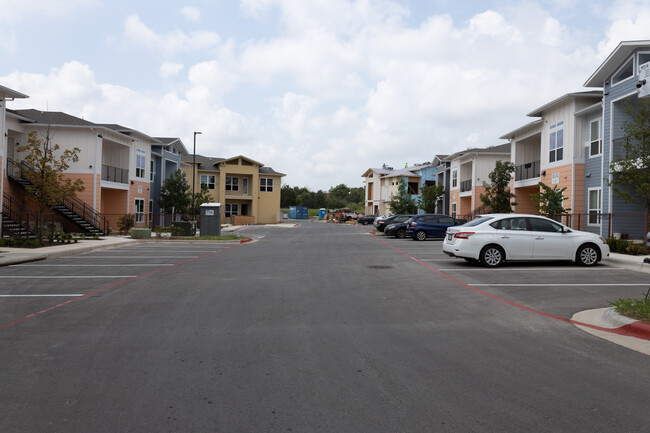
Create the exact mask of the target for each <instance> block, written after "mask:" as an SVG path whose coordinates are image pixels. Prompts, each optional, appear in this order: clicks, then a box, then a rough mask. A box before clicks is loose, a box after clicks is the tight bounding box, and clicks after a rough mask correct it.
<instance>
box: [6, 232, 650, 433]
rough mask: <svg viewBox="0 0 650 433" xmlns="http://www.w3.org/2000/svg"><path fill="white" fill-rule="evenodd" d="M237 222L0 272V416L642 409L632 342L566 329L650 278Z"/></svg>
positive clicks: (487, 421)
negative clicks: (214, 231)
mask: <svg viewBox="0 0 650 433" xmlns="http://www.w3.org/2000/svg"><path fill="white" fill-rule="evenodd" d="M241 233H242V234H244V235H245V236H248V237H250V238H252V239H255V240H257V241H258V242H253V243H247V244H243V245H240V244H236V243H230V244H229V243H213V242H209V243H198V242H166V241H163V242H154V241H145V242H139V241H129V240H122V241H123V242H124V243H122V244H120V243H119V241H117V240H115V243H114V244H109V243H105V244H103V245H105V246H111V245H112V246H113V248H101V247H100V249H95V250H90V251H88V252H80V250H77V253H74V251H73V250H68V254H63V253H62V255H60V256H58V257H56V258H54V257H53V256H50V258H49V259H47V260H41V261H38V262H33V263H29V262H26V263H21V264H16V265H13V266H7V267H4V268H0V286H1V287H2V291H1V295H4V296H6V297H5V298H2V302H0V317H2V318H3V320H2V323H0V331H2V332H0V336H1V337H2V344H3V347H4V348H5V350H3V351H0V361H2V364H3V366H4V368H3V370H4V371H3V373H2V374H1V375H0V376H1V378H0V383H2V386H3V389H4V390H5V393H3V395H2V397H0V406H2V407H5V408H6V409H7V410H6V413H4V414H3V417H0V425H1V426H2V428H0V430H2V431H31V432H40V431H69V432H76V431H78V432H82V431H83V432H86V431H94V432H98V433H104V432H106V433H108V432H112V431H134V432H135V431H242V432H244V431H313V432H321V431H323V432H331V431H413V432H416V431H417V432H419V431H422V432H424V431H444V432H446V431H449V432H452V431H495V432H496V431H568V430H571V431H579V432H591V431H642V426H646V425H647V421H648V415H647V411H645V408H644V406H643V402H644V401H646V400H647V392H648V391H647V390H646V389H645V388H644V387H642V386H639V383H645V381H647V380H648V375H649V374H650V373H648V372H647V371H646V370H645V369H644V365H646V364H647V358H646V356H644V355H642V354H641V353H637V352H634V351H631V350H626V349H624V348H622V347H618V346H616V345H615V344H610V343H609V342H608V341H605V340H601V339H599V338H596V337H594V336H592V335H589V334H587V333H584V332H582V331H580V330H578V329H577V328H575V327H573V326H571V325H568V323H571V322H570V320H571V317H572V316H573V314H575V313H577V312H580V311H584V310H586V309H591V308H596V307H602V306H604V305H606V302H607V300H611V299H612V297H614V296H618V295H620V296H632V295H638V293H639V292H641V290H643V291H645V287H644V286H647V285H648V284H647V283H646V281H647V274H643V273H640V272H635V271H631V270H629V269H625V268H622V267H620V266H611V265H601V266H596V267H594V268H589V269H585V268H581V267H579V266H575V265H573V264H565V263H546V264H508V265H506V266H504V267H502V268H499V269H484V268H482V267H479V266H471V265H469V264H467V263H466V262H465V261H463V260H457V259H451V258H449V257H447V256H445V255H443V254H442V252H441V250H440V241H436V240H432V241H426V242H416V241H412V240H397V239H389V238H384V237H382V236H373V235H370V234H369V233H368V231H364V230H363V229H361V228H360V227H354V226H349V227H348V226H345V227H344V226H333V227H328V226H325V225H324V224H322V225H321V224H318V223H312V222H309V223H304V224H301V227H298V228H297V229H296V230H292V229H289V230H286V229H276V228H270V227H265V226H251V227H246V228H245V229H243V230H242V231H241ZM91 246H94V247H96V246H95V245H94V244H91V245H86V246H85V247H91ZM68 248H72V247H71V246H68ZM77 248H81V246H77ZM57 254H58V253H57ZM495 301H496V302H495ZM513 307H514V308H513ZM540 313H543V314H544V315H541V314H540ZM549 318H551V319H553V320H549ZM560 320H561V321H560ZM626 338H629V337H626ZM576 396H579V397H580V398H576ZM612 402H616V403H617V404H612ZM35 414H38V415H35Z"/></svg>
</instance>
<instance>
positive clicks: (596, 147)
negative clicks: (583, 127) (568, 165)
mask: <svg viewBox="0 0 650 433" xmlns="http://www.w3.org/2000/svg"><path fill="white" fill-rule="evenodd" d="M602 151H603V150H602V141H601V139H600V122H599V121H598V120H594V121H593V122H591V124H590V125H589V156H595V155H600V154H601V153H602Z"/></svg>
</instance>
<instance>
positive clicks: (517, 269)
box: [438, 267, 624, 272]
mask: <svg viewBox="0 0 650 433" xmlns="http://www.w3.org/2000/svg"><path fill="white" fill-rule="evenodd" d="M621 269H624V268H610V267H592V268H589V269H584V268H583V269H580V268H550V267H545V268H544V269H543V270H544V271H570V272H576V271H579V270H583V271H585V272H586V271H589V272H593V271H612V270H621ZM438 270H439V271H443V272H453V271H459V272H477V271H486V270H488V269H487V268H476V269H468V268H465V267H461V268H440V269H438ZM540 270H542V269H541V268H497V269H490V271H496V272H510V271H540Z"/></svg>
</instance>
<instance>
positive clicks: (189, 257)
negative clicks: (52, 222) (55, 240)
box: [59, 255, 198, 260]
mask: <svg viewBox="0 0 650 433" xmlns="http://www.w3.org/2000/svg"><path fill="white" fill-rule="evenodd" d="M195 257H198V256H196V255H194V256H126V255H125V256H70V257H59V259H99V260H104V259H193V258H195Z"/></svg>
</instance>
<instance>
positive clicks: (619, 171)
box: [608, 99, 650, 212]
mask: <svg viewBox="0 0 650 433" xmlns="http://www.w3.org/2000/svg"><path fill="white" fill-rule="evenodd" d="M624 111H625V114H626V115H627V117H628V120H626V121H625V122H623V133H624V136H625V140H623V144H622V145H621V146H620V147H615V148H614V155H615V156H614V160H613V161H612V163H611V164H610V172H611V173H612V176H611V179H610V180H609V181H608V182H609V185H610V186H611V187H612V189H613V190H614V192H615V193H616V194H617V195H618V196H619V197H620V198H622V199H623V200H624V201H626V202H628V203H637V204H641V205H642V206H644V207H645V209H646V210H647V211H649V212H650V99H639V100H638V102H637V103H636V104H631V103H630V102H629V101H626V103H625V109H624Z"/></svg>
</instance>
